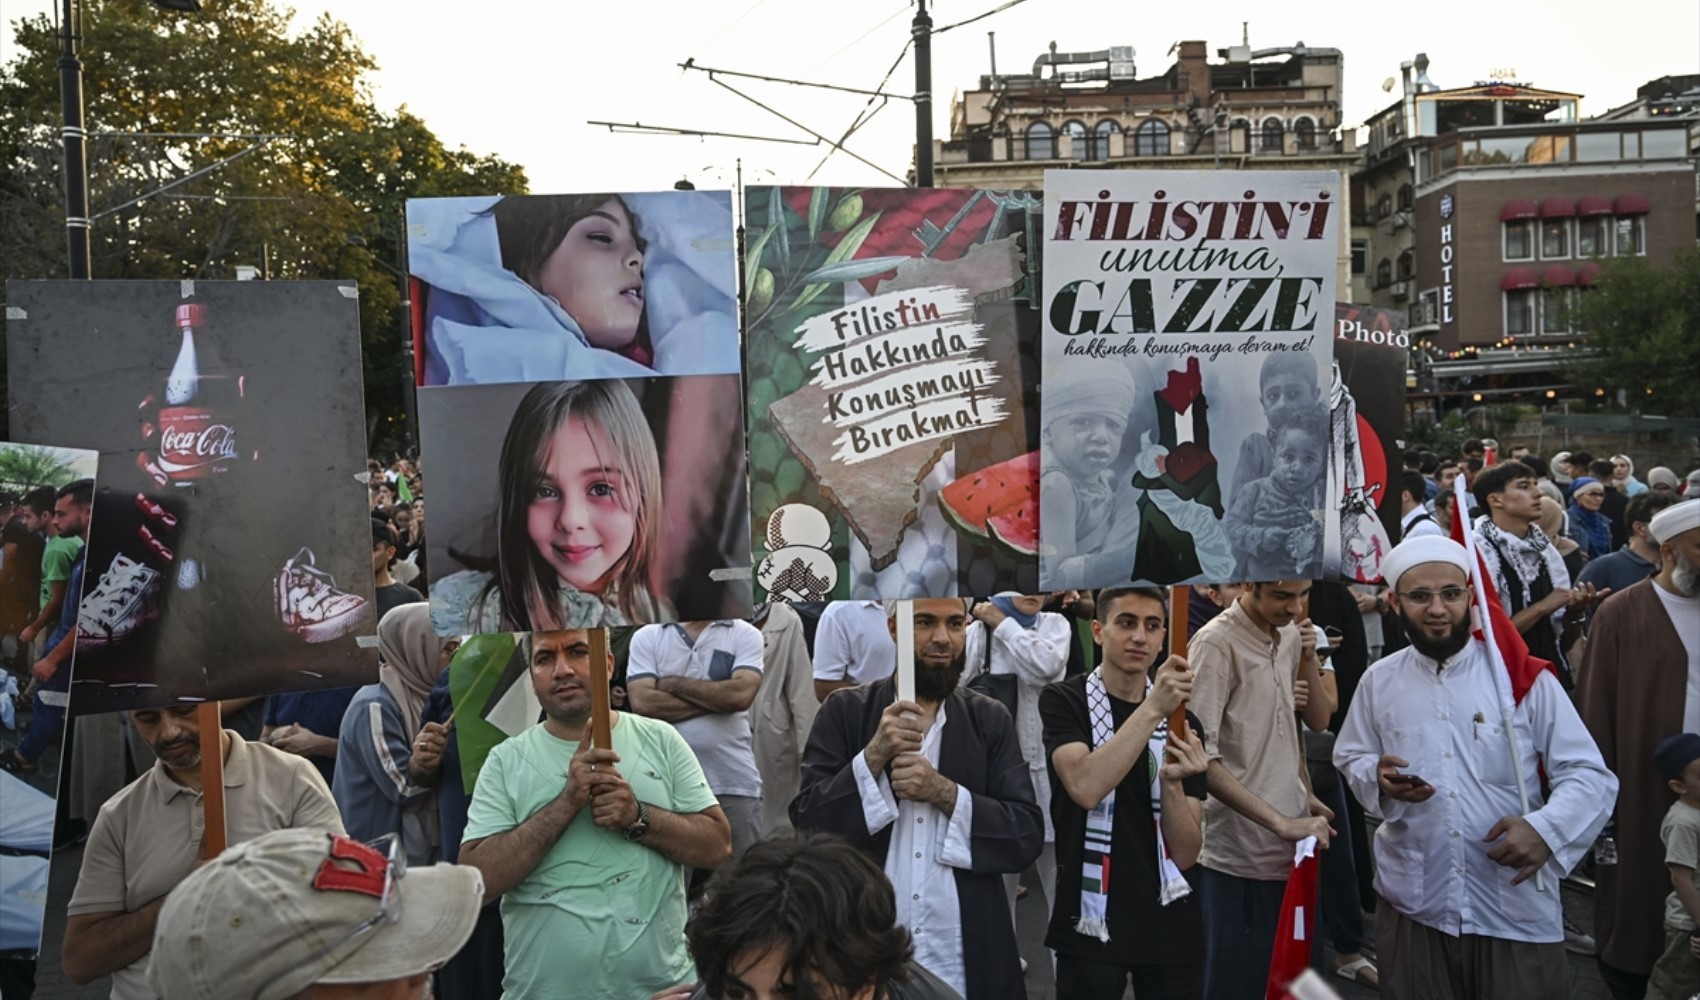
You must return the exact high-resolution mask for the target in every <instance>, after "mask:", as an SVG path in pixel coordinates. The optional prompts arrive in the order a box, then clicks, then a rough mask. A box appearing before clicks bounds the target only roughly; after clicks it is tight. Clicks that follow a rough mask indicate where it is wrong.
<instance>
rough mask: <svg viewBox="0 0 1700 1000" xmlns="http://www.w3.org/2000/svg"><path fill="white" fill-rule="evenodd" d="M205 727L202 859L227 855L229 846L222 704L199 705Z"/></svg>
mask: <svg viewBox="0 0 1700 1000" xmlns="http://www.w3.org/2000/svg"><path fill="white" fill-rule="evenodd" d="M195 722H196V723H197V724H198V725H199V726H200V727H201V823H202V827H201V857H202V858H206V859H209V860H210V859H212V858H216V857H218V856H219V855H220V854H223V853H224V848H225V846H226V845H227V844H228V843H229V841H228V838H227V835H226V830H225V824H224V719H223V717H222V715H221V713H220V712H219V706H218V702H216V701H203V702H201V703H200V704H199V705H197V706H195Z"/></svg>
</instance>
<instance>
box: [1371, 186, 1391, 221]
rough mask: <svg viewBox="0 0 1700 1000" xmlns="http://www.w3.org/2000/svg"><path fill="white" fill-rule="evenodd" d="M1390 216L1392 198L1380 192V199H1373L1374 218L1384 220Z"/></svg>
mask: <svg viewBox="0 0 1700 1000" xmlns="http://www.w3.org/2000/svg"><path fill="white" fill-rule="evenodd" d="M1392 214H1393V196H1392V195H1390V194H1387V193H1386V192H1382V195H1381V197H1379V198H1377V199H1375V217H1376V218H1378V219H1385V218H1387V217H1388V216H1389V215H1392Z"/></svg>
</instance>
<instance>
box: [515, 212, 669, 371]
mask: <svg viewBox="0 0 1700 1000" xmlns="http://www.w3.org/2000/svg"><path fill="white" fill-rule="evenodd" d="M533 284H534V285H535V286H536V287H537V290H538V291H540V292H542V293H543V294H545V295H549V296H552V297H553V298H554V299H555V301H556V302H559V303H560V304H561V308H562V309H565V310H566V311H567V313H568V314H569V315H571V316H572V318H573V319H575V320H577V321H578V325H579V328H580V329H581V330H583V331H584V335H585V337H586V338H587V339H589V341H590V343H591V345H592V346H593V347H600V348H602V349H603V350H609V351H617V350H620V349H622V348H624V347H627V346H629V345H630V344H631V343H632V341H634V340H636V339H637V334H638V320H639V318H641V317H642V315H643V253H642V251H640V250H639V249H638V242H637V234H636V233H634V232H633V231H632V220H631V216H629V215H627V214H626V210H625V208H624V207H623V206H621V204H620V203H619V202H618V201H615V200H613V199H609V200H608V201H605V202H603V203H602V205H601V206H600V207H598V208H597V209H596V210H595V211H594V212H591V213H590V214H589V215H587V216H585V217H584V218H582V219H580V220H579V221H578V222H576V223H574V224H573V227H572V228H571V229H569V230H567V235H566V236H565V237H563V238H562V239H561V243H560V245H559V246H557V247H555V249H554V250H553V251H551V252H550V254H549V256H547V257H545V258H544V259H543V263H542V265H541V266H539V267H538V269H537V274H536V280H535V281H534V282H533Z"/></svg>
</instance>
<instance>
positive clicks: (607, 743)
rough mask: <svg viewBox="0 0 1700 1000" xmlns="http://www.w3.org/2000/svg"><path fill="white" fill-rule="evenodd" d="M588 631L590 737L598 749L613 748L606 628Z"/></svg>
mask: <svg viewBox="0 0 1700 1000" xmlns="http://www.w3.org/2000/svg"><path fill="white" fill-rule="evenodd" d="M589 632H590V739H591V743H592V745H594V746H595V747H596V748H597V749H598V750H612V749H614V723H613V721H612V719H613V717H612V715H611V714H610V712H609V707H608V630H607V629H605V628H593V629H590V630H589Z"/></svg>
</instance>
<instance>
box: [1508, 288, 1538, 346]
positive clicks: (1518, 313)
mask: <svg viewBox="0 0 1700 1000" xmlns="http://www.w3.org/2000/svg"><path fill="white" fill-rule="evenodd" d="M1534 332H1535V290H1534V289H1532V288H1525V289H1523V290H1521V291H1516V292H1506V293H1505V335H1506V336H1507V337H1527V336H1528V335H1529V334H1531V333H1534Z"/></svg>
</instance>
